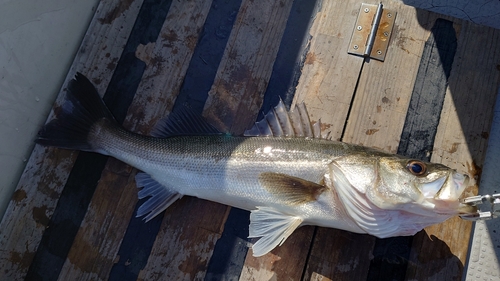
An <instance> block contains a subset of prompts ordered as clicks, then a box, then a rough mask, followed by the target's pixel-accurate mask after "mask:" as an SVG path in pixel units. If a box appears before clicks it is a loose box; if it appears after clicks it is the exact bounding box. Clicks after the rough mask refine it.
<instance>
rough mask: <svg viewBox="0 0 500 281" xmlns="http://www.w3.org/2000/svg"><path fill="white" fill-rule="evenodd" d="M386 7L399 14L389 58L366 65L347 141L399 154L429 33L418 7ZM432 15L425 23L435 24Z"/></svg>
mask: <svg viewBox="0 0 500 281" xmlns="http://www.w3.org/2000/svg"><path fill="white" fill-rule="evenodd" d="M384 7H386V8H388V9H394V10H396V11H397V13H398V14H397V16H396V21H395V26H394V29H393V34H392V38H391V39H390V40H391V42H390V44H389V49H388V50H387V56H386V59H385V61H384V62H380V61H376V60H370V61H369V62H367V63H366V64H365V65H364V67H363V72H362V73H361V75H360V79H359V85H358V89H357V92H356V98H355V99H354V101H353V105H352V109H351V114H350V116H349V121H348V124H347V127H346V131H345V135H344V137H343V141H345V142H348V143H354V144H360V145H365V146H369V147H375V148H379V149H382V150H385V151H387V152H391V153H396V151H397V148H398V144H399V140H400V136H401V131H402V130H403V126H404V123H405V118H406V112H407V109H408V104H409V102H410V98H411V94H412V91H413V85H414V82H415V77H416V75H417V71H418V68H419V64H420V56H421V54H422V50H423V48H424V45H425V41H426V40H427V38H428V37H429V30H427V29H426V28H425V27H422V26H421V25H420V24H419V19H418V18H417V12H416V10H415V9H414V8H412V7H409V6H405V5H401V4H399V3H398V2H386V3H384ZM429 15H430V13H429V12H424V14H423V15H422V16H426V17H427V18H425V19H423V20H424V21H430V22H433V21H434V20H435V19H432V18H429ZM420 20H422V19H420Z"/></svg>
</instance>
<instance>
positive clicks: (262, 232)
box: [248, 207, 304, 257]
mask: <svg viewBox="0 0 500 281" xmlns="http://www.w3.org/2000/svg"><path fill="white" fill-rule="evenodd" d="M303 221H304V220H303V219H302V218H301V217H297V216H292V215H287V214H284V213H282V212H280V211H278V210H276V209H274V208H272V207H257V210H253V211H252V212H251V213H250V228H249V236H248V238H260V239H259V240H258V241H257V242H255V244H253V246H252V251H253V256H254V257H260V256H263V255H265V254H267V253H269V252H270V251H271V250H272V249H274V248H275V247H276V246H281V245H282V244H283V243H284V242H285V240H286V239H287V238H288V236H290V235H291V234H292V233H293V232H294V231H295V229H297V228H298V227H299V226H300V225H301V224H302V222H303Z"/></svg>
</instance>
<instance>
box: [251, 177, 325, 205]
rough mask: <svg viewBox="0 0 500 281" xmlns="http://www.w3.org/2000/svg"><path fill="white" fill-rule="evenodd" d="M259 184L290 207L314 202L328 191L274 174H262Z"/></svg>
mask: <svg viewBox="0 0 500 281" xmlns="http://www.w3.org/2000/svg"><path fill="white" fill-rule="evenodd" d="M259 182H260V183H261V185H262V186H263V187H264V188H265V189H266V190H267V191H269V192H270V193H272V194H274V195H276V197H277V198H279V199H280V200H284V201H285V203H286V204H288V205H298V204H304V203H308V202H311V201H314V200H316V199H317V197H318V196H319V195H320V194H321V193H323V191H325V190H326V187H324V186H322V185H320V184H317V183H314V182H311V181H307V180H304V179H301V178H297V177H293V176H289V175H286V174H281V173H274V172H264V173H261V174H260V175H259Z"/></svg>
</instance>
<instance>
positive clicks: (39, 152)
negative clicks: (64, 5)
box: [0, 1, 142, 279]
mask: <svg viewBox="0 0 500 281" xmlns="http://www.w3.org/2000/svg"><path fill="white" fill-rule="evenodd" d="M141 3H142V1H131V2H128V7H129V8H128V9H127V10H125V11H123V13H121V14H118V15H114V14H112V13H111V12H112V11H114V10H116V9H117V7H120V6H121V5H122V4H123V3H122V1H102V2H101V3H100V4H99V6H98V8H97V12H96V15H95V16H94V19H93V20H92V23H91V25H90V27H89V30H88V31H87V33H86V35H85V37H84V40H83V42H82V45H81V47H80V49H79V51H78V54H77V55H76V58H75V61H74V63H73V65H72V67H71V70H70V71H69V73H68V76H67V77H66V81H65V83H64V86H63V89H64V87H65V85H67V82H68V81H69V80H70V79H72V78H73V76H74V74H75V73H76V71H80V72H84V73H86V75H87V77H89V79H91V80H92V81H93V82H94V83H95V84H96V85H97V87H98V89H100V90H102V89H106V87H107V83H108V82H109V81H110V80H111V74H112V72H113V70H114V67H116V62H117V61H118V58H119V57H120V54H121V52H122V50H123V46H124V45H125V43H126V41H127V39H128V36H129V35H130V30H131V29H132V26H133V21H134V20H133V19H134V17H135V16H137V9H138V7H140V5H141ZM99 19H107V20H108V21H107V22H109V24H107V26H105V27H103V26H102V24H100V23H99V21H98V20H99ZM131 19H132V20H131ZM111 23H113V24H116V25H119V26H120V29H118V30H115V29H110V28H109V25H110V24H111ZM96 40H98V41H96ZM103 49H104V50H106V51H105V52H103V51H102V50H103ZM95 61H99V62H101V64H100V66H101V67H99V66H96V65H95ZM63 89H61V93H60V94H59V96H58V98H57V101H56V103H55V106H54V108H58V107H60V106H61V104H62V103H63V101H64V97H65V94H64V92H63ZM103 92H104V91H101V93H103ZM51 118H53V113H51V115H50V116H49V119H51ZM77 154H78V153H77V152H70V151H64V150H58V149H54V148H44V147H41V146H36V147H35V148H34V150H33V153H32V155H31V157H30V159H29V160H28V163H27V166H26V169H25V171H24V172H23V175H22V176H21V179H20V181H19V184H18V186H17V188H16V191H15V193H14V197H13V200H12V201H11V202H10V204H9V206H8V208H7V210H6V214H5V216H4V217H3V219H2V222H1V223H0V228H1V229H2V234H1V235H0V248H1V249H2V251H0V259H1V260H2V261H3V262H2V263H0V271H1V272H2V273H3V274H4V276H5V278H8V279H22V278H23V277H24V276H25V274H26V272H27V270H28V268H29V266H30V264H31V261H32V259H33V257H34V255H35V252H36V250H37V247H38V244H39V242H40V239H41V237H42V234H43V232H44V230H45V227H46V226H47V225H48V223H49V220H50V218H51V216H52V214H53V211H54V209H55V207H56V204H57V199H58V198H59V195H60V194H61V192H62V188H63V187H64V183H65V182H66V180H67V178H68V176H69V171H70V170H71V167H72V165H73V163H74V161H75V159H76V156H77Z"/></svg>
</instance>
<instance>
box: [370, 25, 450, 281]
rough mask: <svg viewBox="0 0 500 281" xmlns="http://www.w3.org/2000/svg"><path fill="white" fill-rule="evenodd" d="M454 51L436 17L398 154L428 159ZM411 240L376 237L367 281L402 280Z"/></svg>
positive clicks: (421, 64) (407, 238)
mask: <svg viewBox="0 0 500 281" xmlns="http://www.w3.org/2000/svg"><path fill="white" fill-rule="evenodd" d="M456 50H457V36H456V32H455V29H454V28H453V22H451V21H448V20H444V19H438V20H436V22H435V24H434V26H433V27H432V29H431V35H430V37H429V39H428V40H427V42H426V43H425V46H424V50H423V53H422V59H421V61H420V66H419V69H418V73H417V77H416V80H415V85H414V88H413V92H412V96H411V99H410V105H409V108H408V112H407V115H406V120H405V125H404V127H403V132H402V133H401V140H400V142H399V147H398V154H400V155H404V156H407V157H411V158H415V159H420V160H425V161H430V158H431V154H432V148H433V144H434V139H435V137H436V133H437V127H438V124H439V118H440V115H441V110H442V108H443V102H444V97H445V94H446V87H447V85H448V78H449V77H450V72H451V66H452V64H453V60H454V58H455V53H456ZM417 235H423V234H421V233H420V234H417ZM412 240H413V236H408V237H394V238H387V239H377V240H376V242H375V247H374V249H373V256H374V258H373V260H372V261H371V264H370V270H369V274H368V280H403V279H404V278H405V276H406V269H407V267H408V260H409V257H410V250H411V245H412Z"/></svg>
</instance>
